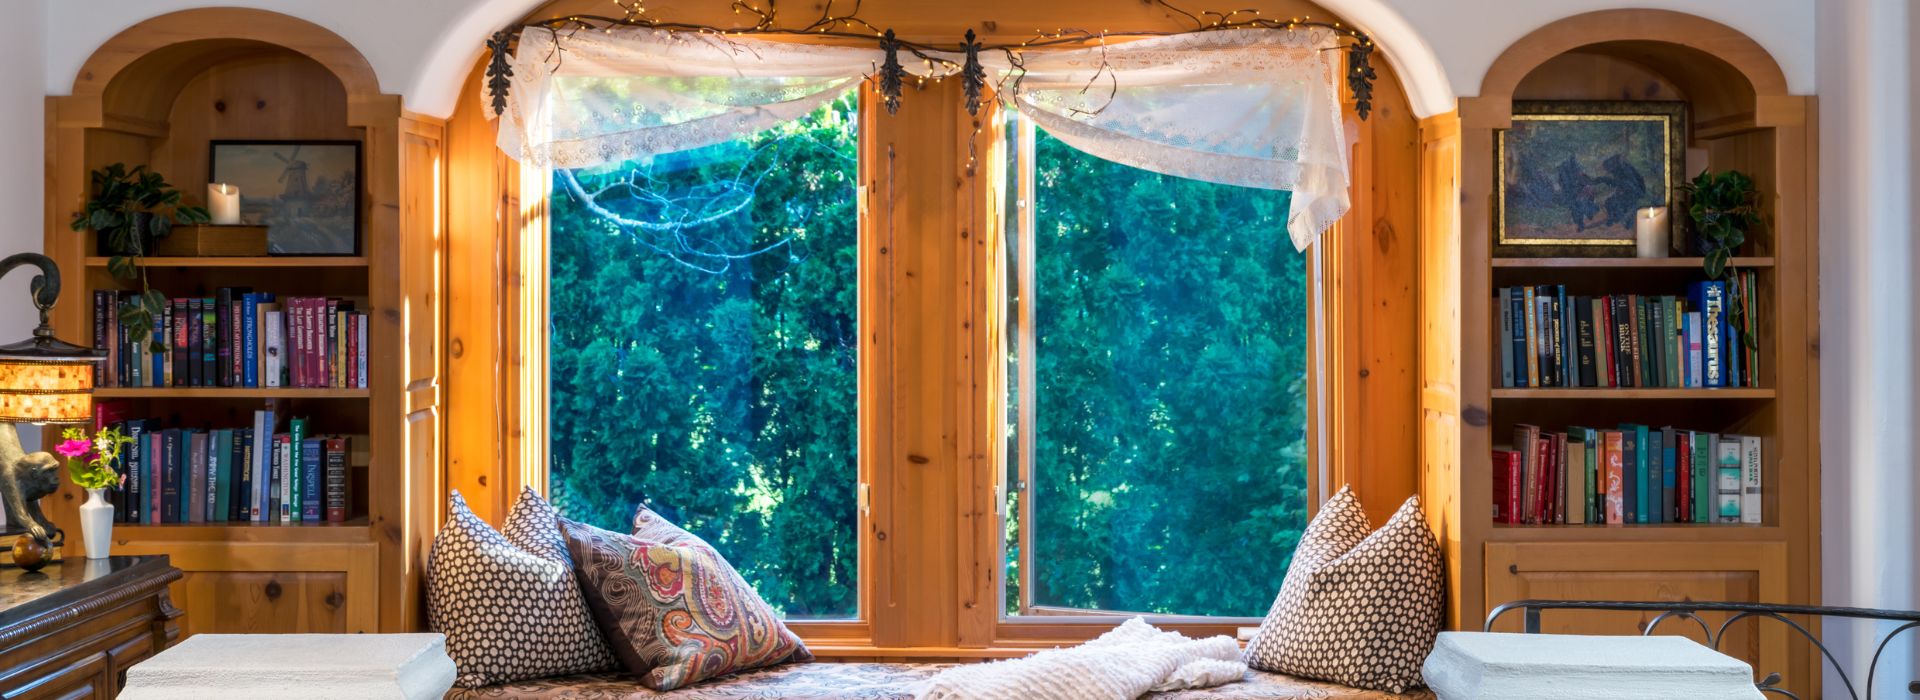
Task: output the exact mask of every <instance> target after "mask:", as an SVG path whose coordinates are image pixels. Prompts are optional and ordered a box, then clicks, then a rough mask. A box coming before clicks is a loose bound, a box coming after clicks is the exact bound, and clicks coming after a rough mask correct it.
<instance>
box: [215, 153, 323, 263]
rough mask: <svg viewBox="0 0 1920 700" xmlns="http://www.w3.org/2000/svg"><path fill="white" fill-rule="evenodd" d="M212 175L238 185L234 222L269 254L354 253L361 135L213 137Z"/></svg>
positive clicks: (220, 181) (223, 181)
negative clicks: (263, 230) (259, 238)
mask: <svg viewBox="0 0 1920 700" xmlns="http://www.w3.org/2000/svg"><path fill="white" fill-rule="evenodd" d="M209 146H210V150H211V151H212V164H211V166H210V167H209V168H208V170H207V172H208V176H209V179H210V181H211V182H216V183H226V184H229V185H234V186H236V187H238V188H239V189H240V223H242V224H246V225H250V226H265V227H267V253H268V254H270V255H359V254H360V183H361V169H360V142H359V141H213V142H211V143H210V145H209Z"/></svg>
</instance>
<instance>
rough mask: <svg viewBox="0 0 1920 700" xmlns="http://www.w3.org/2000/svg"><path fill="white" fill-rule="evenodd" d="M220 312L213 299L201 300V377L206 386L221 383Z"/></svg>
mask: <svg viewBox="0 0 1920 700" xmlns="http://www.w3.org/2000/svg"><path fill="white" fill-rule="evenodd" d="M218 322H219V311H218V309H217V308H216V307H215V305H214V300H213V299H212V298H205V299H201V300H200V364H201V369H200V373H201V374H200V376H201V377H203V378H204V379H205V380H206V384H205V386H219V383H220V357H219V348H220V332H219V330H218Z"/></svg>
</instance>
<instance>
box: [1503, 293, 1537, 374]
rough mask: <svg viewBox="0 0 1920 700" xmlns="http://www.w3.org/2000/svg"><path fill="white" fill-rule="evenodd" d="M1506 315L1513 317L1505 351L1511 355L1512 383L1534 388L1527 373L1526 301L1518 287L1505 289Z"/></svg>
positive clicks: (1524, 294)
mask: <svg viewBox="0 0 1920 700" xmlns="http://www.w3.org/2000/svg"><path fill="white" fill-rule="evenodd" d="M1507 314H1508V315H1510V316H1512V317H1513V325H1512V328H1511V330H1510V332H1509V333H1508V335H1507V350H1508V352H1511V353H1513V383H1514V385H1515V386H1534V383H1533V379H1532V377H1531V375H1530V374H1529V373H1528V371H1527V365H1526V362H1527V299H1526V293H1525V291H1523V290H1521V289H1519V288H1518V287H1509V288H1507Z"/></svg>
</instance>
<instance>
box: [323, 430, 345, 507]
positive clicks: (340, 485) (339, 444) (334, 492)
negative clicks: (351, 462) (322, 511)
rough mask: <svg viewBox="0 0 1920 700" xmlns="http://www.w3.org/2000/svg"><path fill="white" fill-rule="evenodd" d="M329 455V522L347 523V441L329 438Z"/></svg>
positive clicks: (327, 455)
mask: <svg viewBox="0 0 1920 700" xmlns="http://www.w3.org/2000/svg"><path fill="white" fill-rule="evenodd" d="M326 448H327V454H326V461H327V485H326V488H327V522H330V523H343V522H346V521H347V440H346V438H338V437H336V438H329V439H328V440H327V443H326Z"/></svg>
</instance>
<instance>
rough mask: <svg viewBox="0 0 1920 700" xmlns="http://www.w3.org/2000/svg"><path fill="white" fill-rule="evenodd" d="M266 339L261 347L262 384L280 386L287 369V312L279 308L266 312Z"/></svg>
mask: <svg viewBox="0 0 1920 700" xmlns="http://www.w3.org/2000/svg"><path fill="white" fill-rule="evenodd" d="M266 316H267V327H266V334H265V338H266V340H264V341H262V343H261V348H260V373H261V374H262V375H264V376H262V377H261V378H260V386H266V387H277V386H280V375H281V374H283V373H285V372H286V369H287V327H286V323H285V321H284V319H285V318H286V313H285V312H282V311H280V309H278V308H273V309H269V310H267V312H266Z"/></svg>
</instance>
